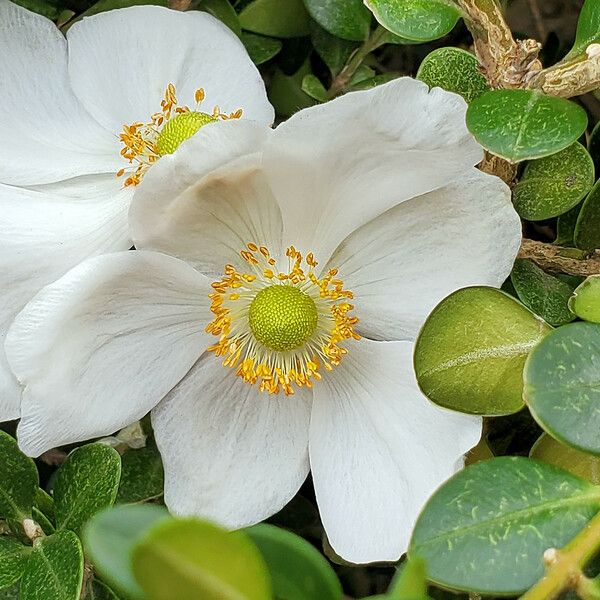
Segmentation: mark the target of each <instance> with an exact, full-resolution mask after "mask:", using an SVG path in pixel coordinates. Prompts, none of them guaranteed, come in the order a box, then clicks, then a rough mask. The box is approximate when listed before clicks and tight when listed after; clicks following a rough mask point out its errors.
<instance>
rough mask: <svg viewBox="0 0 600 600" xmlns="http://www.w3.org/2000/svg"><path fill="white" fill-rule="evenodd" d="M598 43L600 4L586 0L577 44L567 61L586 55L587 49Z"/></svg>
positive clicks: (599, 37)
mask: <svg viewBox="0 0 600 600" xmlns="http://www.w3.org/2000/svg"><path fill="white" fill-rule="evenodd" d="M598 41H600V2H598V0H585V2H584V3H583V7H582V9H581V12H580V13H579V19H578V21H577V33H576V34H575V42H574V44H573V48H571V50H570V51H569V53H568V54H567V56H566V57H565V60H570V59H573V58H575V57H576V56H579V55H581V54H585V50H586V48H587V47H588V46H589V45H590V44H593V43H594V42H598Z"/></svg>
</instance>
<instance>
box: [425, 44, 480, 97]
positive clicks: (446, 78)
mask: <svg viewBox="0 0 600 600" xmlns="http://www.w3.org/2000/svg"><path fill="white" fill-rule="evenodd" d="M478 65H479V62H478V61H477V58H476V57H475V56H474V55H473V54H471V53H470V52H467V51H466V50H462V49H461V48H452V47H446V48H438V49H437V50H434V51H433V52H431V53H429V54H428V55H427V56H426V57H425V58H424V59H423V62H422V63H421V66H420V67H419V70H418V71H417V79H420V80H421V81H423V82H425V83H426V84H427V85H428V86H429V87H441V88H443V89H445V90H448V91H449V92H454V93H456V94H460V95H461V96H462V97H463V98H464V99H465V100H466V101H467V102H471V101H473V100H474V99H475V98H478V97H479V96H481V94H483V93H484V92H487V91H488V90H489V89H490V86H489V85H488V84H487V81H486V80H485V77H484V76H483V75H482V74H481V73H480V72H479V69H478Z"/></svg>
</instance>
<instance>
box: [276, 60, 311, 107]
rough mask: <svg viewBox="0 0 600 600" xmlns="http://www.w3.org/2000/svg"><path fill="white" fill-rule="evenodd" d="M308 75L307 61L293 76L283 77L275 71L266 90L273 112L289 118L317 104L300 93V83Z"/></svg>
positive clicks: (281, 73)
mask: <svg viewBox="0 0 600 600" xmlns="http://www.w3.org/2000/svg"><path fill="white" fill-rule="evenodd" d="M309 73H310V65H309V64H308V61H307V62H306V63H304V64H303V65H302V66H301V67H300V69H298V71H296V73H294V74H293V75H285V74H284V73H283V72H282V71H280V70H279V69H277V70H276V71H275V73H274V75H273V78H272V79H271V83H270V85H269V87H268V89H267V92H268V95H269V100H270V102H271V104H272V105H273V107H274V108H275V112H276V113H277V114H278V115H280V116H282V117H289V116H291V115H293V114H294V113H296V112H298V111H299V110H301V109H302V108H306V107H308V106H313V105H314V104H316V103H317V101H316V100H315V99H314V98H311V97H310V96H309V95H308V94H307V93H306V92H303V91H302V81H303V79H304V77H305V76H306V75H308V74H309Z"/></svg>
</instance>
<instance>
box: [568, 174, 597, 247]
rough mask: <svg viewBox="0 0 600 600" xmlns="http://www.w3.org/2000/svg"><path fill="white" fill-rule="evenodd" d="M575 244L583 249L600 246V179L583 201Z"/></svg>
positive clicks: (578, 218)
mask: <svg viewBox="0 0 600 600" xmlns="http://www.w3.org/2000/svg"><path fill="white" fill-rule="evenodd" d="M574 240H575V246H577V248H581V249H582V250H594V249H596V248H600V181H598V182H596V185H595V186H594V187H593V188H592V191H591V192H590V193H589V194H588V197H587V198H586V199H585V201H584V202H583V205H582V206H581V210H580V211H579V215H578V216H577V224H576V225H575V235H574Z"/></svg>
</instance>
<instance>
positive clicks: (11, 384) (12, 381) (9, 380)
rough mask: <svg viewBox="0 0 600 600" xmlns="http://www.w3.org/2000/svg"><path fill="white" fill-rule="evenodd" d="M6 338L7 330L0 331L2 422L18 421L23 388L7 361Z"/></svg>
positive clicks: (0, 420)
mask: <svg viewBox="0 0 600 600" xmlns="http://www.w3.org/2000/svg"><path fill="white" fill-rule="evenodd" d="M5 337H6V330H0V422H2V421H10V420H12V419H18V418H19V415H20V414H21V386H19V382H18V381H17V380H16V378H15V376H14V375H13V373H12V371H11V370H10V367H9V366H8V361H7V360H6V354H5V353H4V338H5Z"/></svg>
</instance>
